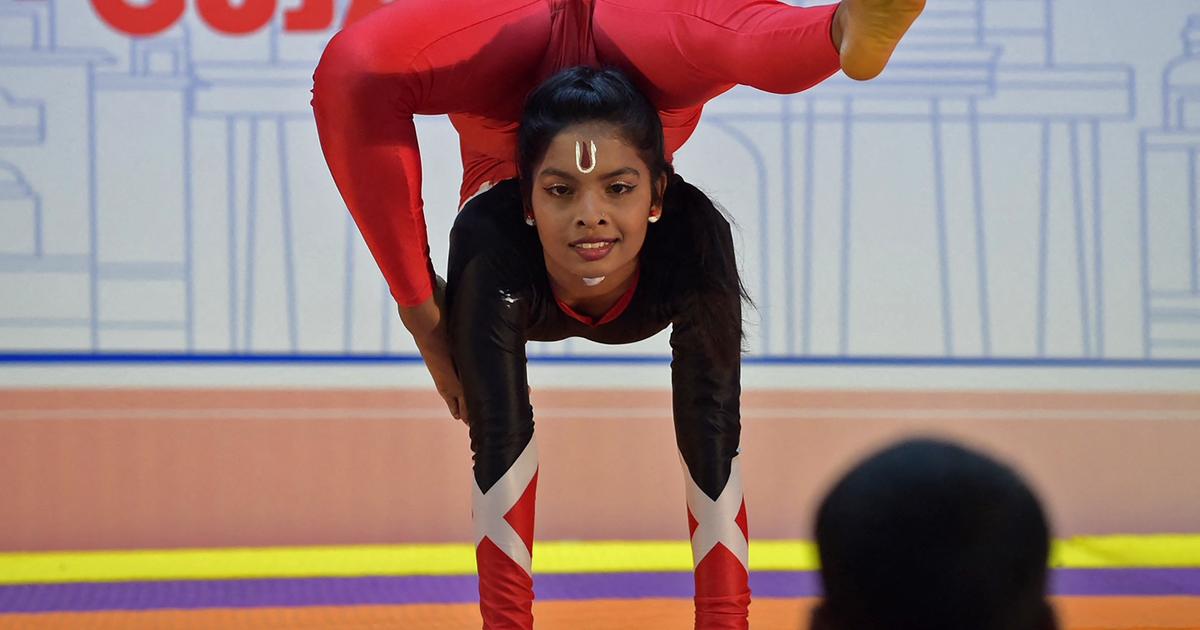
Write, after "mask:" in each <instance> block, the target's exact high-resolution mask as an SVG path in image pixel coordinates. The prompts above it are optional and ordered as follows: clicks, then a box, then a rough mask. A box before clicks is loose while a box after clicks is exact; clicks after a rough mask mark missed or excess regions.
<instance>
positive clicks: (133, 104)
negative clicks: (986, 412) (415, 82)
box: [0, 0, 1200, 386]
mask: <svg viewBox="0 0 1200 630" xmlns="http://www.w3.org/2000/svg"><path fill="white" fill-rule="evenodd" d="M100 1H101V0H97V2H100ZM397 1H401V2H403V1H404V0H397ZM328 2H332V0H327V1H326V3H325V4H327V3H328ZM108 4H110V5H113V4H122V3H121V2H116V1H115V0H113V1H110V2H109V3H108ZM130 4H131V5H134V6H138V5H145V4H147V3H146V2H140V3H130ZM186 4H187V5H188V7H187V11H186V13H185V15H184V16H183V17H182V19H181V20H179V21H178V22H177V23H174V24H173V25H172V26H171V27H170V28H169V29H167V30H165V31H163V32H162V33H160V34H157V35H153V36H148V37H132V36H130V35H128V34H126V33H122V32H120V30H118V28H117V27H116V26H114V25H112V24H109V23H106V22H105V21H104V20H102V19H101V18H100V17H99V16H98V15H97V14H96V12H95V11H94V10H92V8H91V7H92V4H91V3H87V4H85V3H82V2H79V0H72V2H65V1H63V0H0V59H2V60H3V63H2V64H0V361H2V362H6V363H8V364H10V365H11V364H13V363H19V362H28V361H31V360H45V359H47V358H49V357H48V355H54V356H62V355H69V356H71V357H73V358H75V359H87V360H94V359H102V358H104V357H106V356H107V357H110V358H111V357H112V356H113V355H115V354H121V353H128V352H137V353H149V354H151V355H153V356H157V357H172V356H174V357H178V356H181V355H187V356H197V355H204V356H208V357H216V358H222V357H224V358H234V357H250V358H252V357H255V356H258V357H262V356H268V355H269V356H275V355H286V356H288V357H294V358H296V359H297V360H303V359H305V358H312V357H314V356H328V355H336V356H347V355H355V356H369V355H379V354H386V355H410V354H411V353H412V352H413V348H412V345H411V341H410V340H409V339H408V338H407V337H406V335H405V334H404V331H403V329H402V328H401V327H400V325H399V322H398V321H397V318H396V316H395V314H394V304H392V302H391V300H390V298H389V297H388V294H387V291H386V288H385V286H384V284H383V281H382V278H381V276H380V274H379V271H378V269H377V268H376V267H375V265H374V262H373V261H372V259H371V257H370V255H369V254H368V252H367V251H366V248H365V246H364V245H363V244H362V240H361V238H360V237H359V236H358V233H357V230H356V229H355V228H354V226H353V224H352V223H351V222H350V220H349V216H348V213H347V212H346V211H345V208H344V206H343V205H342V203H341V201H340V199H339V197H338V195H337V193H336V190H335V189H334V187H333V184H332V181H331V179H330V177H329V174H328V171H327V170H326V168H325V165H324V162H323V158H322V156H321V154H320V151H319V149H318V146H317V141H316V135H315V131H314V128H313V123H312V116H311V111H310V108H309V94H308V90H309V89H310V88H311V73H312V69H313V67H314V65H315V63H316V59H317V57H318V55H319V54H320V51H321V48H322V46H323V43H324V41H325V40H327V39H328V37H329V36H330V35H331V34H332V32H334V30H335V28H336V25H337V24H338V23H340V16H342V15H343V14H344V12H345V11H346V10H347V8H348V7H347V5H348V4H349V3H348V2H346V1H345V0H341V1H339V2H337V6H336V7H335V8H336V11H335V12H334V14H333V15H332V24H331V26H330V27H329V28H328V29H325V30H321V31H317V32H289V31H287V30H285V28H284V26H283V25H284V23H285V18H284V14H285V12H289V11H291V12H295V11H298V10H300V9H305V10H307V11H308V15H309V16H310V17H312V16H316V18H317V19H318V21H319V19H320V17H321V15H320V14H321V11H320V10H319V9H320V8H321V7H320V5H322V4H323V3H322V2H321V0H308V1H305V2H302V1H300V0H293V1H291V2H288V1H282V2H278V3H275V4H277V5H278V6H277V7H276V10H275V12H274V14H273V15H274V16H275V17H274V18H273V19H271V21H270V23H269V24H268V25H267V26H265V27H264V28H262V29H260V30H257V31H255V32H253V33H251V34H249V35H245V36H230V35H226V34H222V33H220V32H218V31H217V30H216V29H214V28H213V27H212V26H211V25H210V24H209V23H207V22H205V21H204V20H202V19H200V17H199V16H197V15H195V12H194V9H193V7H192V6H191V5H192V3H190V2H188V3H186ZM268 4H272V3H269V2H268ZM309 5H312V6H309ZM313 7H315V9H314V8H313ZM418 125H419V132H420V139H421V150H422V156H423V159H424V163H425V200H426V215H427V219H428V223H429V229H430V241H431V245H432V248H433V255H434V261H435V265H436V266H438V267H439V268H441V269H444V266H445V255H446V235H447V234H448V232H449V228H450V224H451V222H452V221H453V218H454V208H455V205H456V191H457V190H458V178H459V176H460V173H461V171H460V166H459V163H458V156H457V146H458V145H457V140H456V138H455V136H454V133H453V130H452V129H451V127H450V125H449V124H448V122H446V121H445V120H444V119H441V118H436V117H430V118H421V119H419V121H418ZM1198 155H1200V0H1151V1H1141V2H1115V1H1111V0H1104V1H1097V0H986V1H985V0H930V2H929V9H928V11H927V13H926V14H925V15H924V16H922V18H921V19H920V20H919V21H918V23H917V26H916V27H915V30H914V32H913V34H912V36H911V37H910V38H909V39H908V40H907V41H906V43H905V44H904V45H903V46H902V48H901V50H900V52H899V53H898V55H897V58H896V61H895V63H894V64H893V66H891V67H890V68H889V69H888V70H887V72H886V73H885V75H884V77H883V78H881V79H879V80H877V81H874V82H871V83H868V84H852V82H849V81H847V80H845V79H843V78H841V77H837V78H835V79H833V80H831V81H829V82H827V83H825V84H823V85H821V86H818V87H817V88H815V89H813V90H811V91H810V92H808V93H805V94H802V95H795V96H786V97H785V96H775V95H769V94H764V93H758V92H755V91H753V90H746V89H736V90H734V91H732V92H731V93H729V94H727V95H725V96H723V97H721V98H719V99H717V100H716V101H714V102H713V103H712V104H710V106H709V107H708V108H707V110H706V113H705V116H704V120H703V122H702V123H701V125H700V128H699V130H698V131H697V133H696V135H695V136H694V138H693V139H692V140H691V141H690V142H689V144H688V145H687V146H686V148H685V149H684V150H683V151H682V152H681V153H680V154H679V157H678V164H677V166H678V168H679V170H680V172H681V173H683V174H684V175H685V176H686V177H688V178H689V179H690V180H692V181H693V182H695V183H697V184H699V185H701V186H702V187H703V188H705V189H707V190H708V191H709V192H710V193H711V194H712V195H714V196H715V197H716V198H717V199H718V200H720V201H721V202H722V203H723V204H724V205H725V206H726V207H727V208H728V210H729V211H730V213H731V214H732V215H733V217H734V218H735V220H736V222H737V224H738V226H739V230H740V243H739V251H740V254H741V257H742V265H743V273H744V274H745V278H746V279H747V282H748V284H749V287H750V289H751V293H752V295H753V297H754V298H755V300H756V302H757V304H758V312H757V313H752V314H751V316H752V318H753V320H754V321H753V322H752V323H753V325H752V329H751V342H750V348H751V357H750V358H751V361H752V362H753V361H756V360H757V361H761V360H769V361H778V362H781V363H799V364H806V363H812V362H814V361H819V362H832V363H830V364H832V365H838V364H842V365H854V364H855V361H865V362H871V361H876V360H880V361H884V362H891V363H893V364H897V365H904V364H906V362H907V364H911V363H913V362H915V363H917V364H923V365H954V364H956V362H957V363H962V364H972V362H973V364H984V365H1009V364H1011V363H1006V361H1009V362H1011V361H1012V360H1016V364H1017V365H1018V368H1017V369H1025V368H1029V369H1034V368H1037V367H1038V366H1040V365H1042V364H1045V365H1063V364H1072V365H1083V366H1104V365H1112V364H1113V363H1114V362H1116V361H1120V362H1121V365H1123V366H1125V367H1130V368H1137V367H1140V366H1141V367H1156V366H1158V367H1161V366H1163V365H1173V366H1175V367H1184V368H1188V367H1191V368H1194V367H1197V366H1200V247H1198V244H1197V242H1198V240H1200V228H1198V226H1197V223H1198V205H1200V194H1198V192H1197V184H1196V180H1197V176H1198V170H1197V156H1198ZM666 350H667V348H666V342H665V338H664V337H662V336H660V337H658V338H655V339H652V340H648V341H646V342H643V343H641V344H636V345H633V346H621V347H602V346H597V345H594V344H590V343H587V342H584V341H580V340H573V341H569V342H564V343H558V344H532V347H531V348H530V352H531V355H534V356H557V357H584V358H586V357H596V356H612V355H616V356H628V355H639V356H645V355H651V356H662V355H665V353H666ZM146 378H148V379H149V380H150V381H153V380H154V379H155V377H154V376H153V375H150V376H147V377H146ZM1195 384H1196V385H1197V386H1200V378H1197V379H1196V381H1195Z"/></svg>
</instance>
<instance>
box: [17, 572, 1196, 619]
mask: <svg viewBox="0 0 1200 630" xmlns="http://www.w3.org/2000/svg"><path fill="white" fill-rule="evenodd" d="M535 588H536V591H537V597H538V599H539V600H583V599H635V598H645V597H660V598H684V599H689V598H691V596H692V575H691V574H690V573H592V574H582V575H579V574H572V575H553V574H546V575H539V576H537V580H536V587H535ZM750 588H751V590H752V591H753V592H754V595H755V597H812V596H816V595H819V594H820V583H819V580H818V579H817V576H816V574H815V573H812V572H764V571H760V572H756V573H754V574H753V575H751V576H750ZM1051 589H1052V592H1053V593H1054V594H1056V595H1200V569H1062V570H1056V571H1053V572H1052V579H1051ZM478 592H479V591H478V581H477V579H476V577H475V576H473V575H467V576H412V577H360V578H306V579H270V580H181V581H171V582H113V583H87V584H25V585H16V586H0V613H20V612H24V613H30V612H65V611H79V612H82V611H98V610H150V609H162V608H176V609H194V608H245V607H266V606H271V607H294V606H365V605H404V604H439V603H469V602H474V601H476V600H477V599H478Z"/></svg>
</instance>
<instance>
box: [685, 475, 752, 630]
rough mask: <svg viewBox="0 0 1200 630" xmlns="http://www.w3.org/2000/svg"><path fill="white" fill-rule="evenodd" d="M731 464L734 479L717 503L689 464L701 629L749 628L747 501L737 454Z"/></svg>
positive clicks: (698, 624)
mask: <svg viewBox="0 0 1200 630" xmlns="http://www.w3.org/2000/svg"><path fill="white" fill-rule="evenodd" d="M681 459H682V458H681ZM713 463H715V461H714V462H713ZM728 464H729V477H728V479H727V480H726V482H725V485H724V487H722V488H721V489H720V491H719V492H718V493H717V498H716V499H713V498H712V497H711V496H710V492H708V491H706V490H704V489H702V488H701V487H700V485H699V484H698V483H697V482H696V478H695V477H694V476H693V475H692V472H691V470H690V468H691V467H689V466H688V464H687V461H686V460H685V461H684V462H683V472H684V479H685V481H684V483H685V484H686V486H687V505H688V527H689V529H690V530H691V537H692V561H693V562H694V563H695V571H696V573H695V578H696V598H695V603H696V630H726V629H729V630H735V629H736V630H744V629H745V628H747V627H748V625H747V623H748V621H747V614H748V611H749V607H750V586H749V572H748V557H747V556H748V550H749V534H748V528H747V523H746V501H745V499H744V498H743V496H742V476H741V466H740V462H739V461H738V457H737V456H736V455H735V456H734V457H733V458H732V459H731V460H729V462H728ZM702 465H703V464H702ZM718 467H720V466H718ZM703 476H704V475H701V477H703Z"/></svg>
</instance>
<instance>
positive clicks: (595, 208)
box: [575, 193, 608, 227]
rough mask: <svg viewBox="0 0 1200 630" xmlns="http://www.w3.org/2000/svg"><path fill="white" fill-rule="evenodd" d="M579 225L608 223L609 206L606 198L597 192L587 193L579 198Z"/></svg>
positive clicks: (577, 219) (577, 222) (592, 225)
mask: <svg viewBox="0 0 1200 630" xmlns="http://www.w3.org/2000/svg"><path fill="white" fill-rule="evenodd" d="M575 224H576V225H578V226H579V227H598V226H601V225H608V207H607V206H606V205H605V203H604V198H603V197H602V196H600V195H596V194H592V193H589V194H585V195H583V196H582V198H581V199H580V200H579V214H578V216H577V217H576V219H575Z"/></svg>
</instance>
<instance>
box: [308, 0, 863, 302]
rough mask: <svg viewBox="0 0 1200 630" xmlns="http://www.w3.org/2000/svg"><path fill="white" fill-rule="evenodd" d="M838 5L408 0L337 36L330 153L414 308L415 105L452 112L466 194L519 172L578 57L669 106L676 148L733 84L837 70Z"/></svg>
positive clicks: (753, 0)
mask: <svg viewBox="0 0 1200 630" xmlns="http://www.w3.org/2000/svg"><path fill="white" fill-rule="evenodd" d="M835 9H836V5H827V6H821V7H814V8H801V7H792V6H789V5H786V4H782V3H780V2H776V1H774V0H398V1H397V2H394V3H392V4H390V5H388V6H386V7H383V8H381V9H379V10H377V11H375V12H374V13H371V14H369V15H368V16H367V17H366V18H364V19H362V20H360V21H358V22H356V23H354V24H352V25H350V26H348V27H347V28H346V29H345V30H343V31H342V32H340V33H338V34H337V36H335V37H334V38H333V40H332V41H330V43H329V46H328V48H327V49H326V50H325V54H324V55H323V56H322V58H321V63H320V65H319V66H318V67H317V70H316V74H315V75H314V77H313V83H314V86H313V109H314V110H315V113H316V119H317V130H318V132H319V134H320V138H321V147H322V149H323V150H324V152H325V159H326V160H327V161H328V163H329V169H330V171H331V172H332V173H333V178H334V181H335V182H336V183H337V186H338V190H340V191H341V194H342V198H343V199H344V200H345V202H346V205H347V206H348V207H349V208H350V212H351V213H352V214H353V215H354V220H355V221H356V222H357V224H358V228H359V230H361V231H362V234H363V237H364V239H365V240H366V242H367V246H368V248H369V249H370V250H371V253H372V255H373V256H374V257H375V260H376V262H377V263H378V264H379V268H380V269H381V270H382V271H383V275H384V277H385V278H386V279H387V283H388V286H389V287H390V288H391V292H392V296H393V297H394V298H395V299H396V301H397V302H398V303H399V304H400V305H401V306H415V305H417V304H420V303H421V302H423V301H425V300H426V299H427V298H429V296H430V295H432V294H433V282H432V277H431V271H430V262H429V242H428V237H427V235H426V230H425V218H424V214H423V209H422V202H421V161H420V155H419V153H418V150H417V134H416V129H415V127H414V126H413V120H412V116H413V114H449V116H450V121H451V122H452V123H453V124H454V127H455V129H457V130H458V133H459V136H460V139H461V150H462V162H463V170H464V173H463V184H462V188H461V190H460V194H461V197H462V199H463V200H466V199H467V198H469V197H470V196H471V195H473V194H474V193H475V192H476V191H478V190H479V188H480V186H481V185H483V184H484V183H486V182H498V181H500V180H503V179H508V178H512V177H516V176H517V166H516V128H517V122H518V121H519V120H520V115H521V107H522V105H523V104H524V101H525V97H526V95H527V94H528V93H529V92H530V91H532V89H533V88H534V87H536V86H537V85H538V84H539V83H541V82H542V81H543V80H544V79H546V78H547V77H549V76H550V75H552V74H554V73H555V72H557V71H559V70H562V69H564V68H568V67H571V66H576V65H592V66H615V67H617V68H620V69H621V70H622V71H624V72H625V73H626V74H627V75H629V77H630V78H631V79H633V81H634V83H635V84H637V86H638V87H639V88H640V89H641V90H642V92H643V93H644V94H645V95H646V96H647V97H648V98H649V99H650V102H651V103H653V104H654V105H655V106H656V107H657V108H658V110H659V113H660V115H661V116H662V121H663V133H664V136H665V138H666V147H667V155H668V157H670V155H671V154H673V153H674V152H675V150H676V149H678V148H679V147H680V146H682V145H683V143H684V142H685V141H686V140H687V139H688V137H689V136H691V134H692V131H694V130H695V128H696V124H697V123H698V122H699V121H700V112H701V110H702V109H703V107H704V104H705V103H707V102H708V101H709V100H710V99H712V98H714V97H716V96H717V95H719V94H721V93H722V92H725V91H726V90H729V89H730V88H732V87H733V86H735V85H738V84H742V85H749V86H752V87H756V88H759V89H761V90H766V91H768V92H775V93H780V94H790V93H796V92H800V91H803V90H806V89H808V88H809V87H812V86H813V85H816V84H817V83H819V82H821V81H823V80H824V79H826V78H828V77H829V76H830V75H832V74H833V73H834V72H836V71H837V70H838V69H839V67H840V66H839V60H838V52H837V50H836V49H835V48H834V46H833V43H832V40H831V38H830V29H831V25H832V18H833V13H834V10H835Z"/></svg>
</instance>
